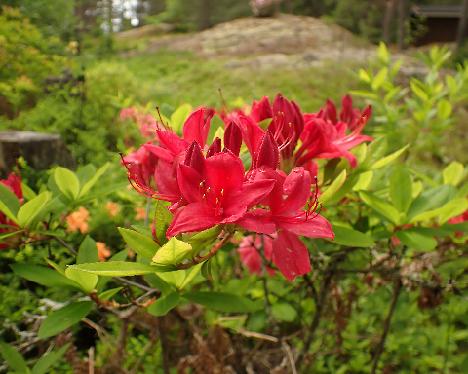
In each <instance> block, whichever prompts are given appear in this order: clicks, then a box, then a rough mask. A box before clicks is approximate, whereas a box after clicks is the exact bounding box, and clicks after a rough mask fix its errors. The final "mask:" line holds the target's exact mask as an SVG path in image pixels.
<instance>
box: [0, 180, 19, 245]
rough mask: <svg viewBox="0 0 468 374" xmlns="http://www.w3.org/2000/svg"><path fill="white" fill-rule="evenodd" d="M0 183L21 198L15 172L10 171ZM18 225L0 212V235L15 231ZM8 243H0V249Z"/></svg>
mask: <svg viewBox="0 0 468 374" xmlns="http://www.w3.org/2000/svg"><path fill="white" fill-rule="evenodd" d="M0 183H1V184H3V185H4V186H6V187H7V188H8V189H9V190H11V192H13V193H14V194H15V195H16V196H17V197H18V199H19V200H20V201H22V200H23V192H22V190H21V178H20V177H19V176H18V175H16V174H15V173H10V175H9V176H8V178H6V179H2V180H0ZM17 227H18V225H17V224H16V223H15V222H13V221H12V220H10V219H9V218H8V217H7V216H5V214H3V213H2V212H0V235H1V234H6V233H8V232H12V231H15V230H16V228H17ZM8 247H9V245H8V244H7V243H6V242H4V243H0V249H5V248H8Z"/></svg>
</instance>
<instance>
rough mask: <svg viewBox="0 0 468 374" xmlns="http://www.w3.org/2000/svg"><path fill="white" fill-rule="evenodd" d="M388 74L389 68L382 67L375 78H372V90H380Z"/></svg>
mask: <svg viewBox="0 0 468 374" xmlns="http://www.w3.org/2000/svg"><path fill="white" fill-rule="evenodd" d="M387 75H388V69H387V68H386V67H384V68H381V69H380V70H379V71H378V72H377V74H376V75H375V76H374V78H373V79H372V83H371V87H372V90H374V91H376V90H378V89H379V88H380V87H381V86H382V85H383V84H384V82H385V80H386V79H387Z"/></svg>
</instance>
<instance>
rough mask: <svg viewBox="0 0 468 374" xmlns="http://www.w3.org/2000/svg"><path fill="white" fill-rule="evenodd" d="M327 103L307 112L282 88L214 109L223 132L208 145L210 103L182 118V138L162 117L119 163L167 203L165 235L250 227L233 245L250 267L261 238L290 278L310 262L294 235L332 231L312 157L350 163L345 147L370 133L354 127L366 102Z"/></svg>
mask: <svg viewBox="0 0 468 374" xmlns="http://www.w3.org/2000/svg"><path fill="white" fill-rule="evenodd" d="M332 108H333V110H334V106H333V104H332V103H331V102H328V103H327V106H326V108H325V109H323V110H321V111H320V112H318V113H315V114H303V113H302V112H301V110H300V108H299V106H298V105H297V104H296V103H295V102H294V101H289V100H287V99H286V98H284V97H283V96H282V95H277V96H276V98H275V99H274V100H273V102H272V103H270V101H269V100H268V98H267V97H264V98H262V99H261V100H260V101H258V102H254V103H253V105H252V108H251V110H250V111H249V112H248V114H246V113H245V112H244V111H240V110H238V111H234V112H231V113H220V116H221V118H222V119H223V120H224V122H225V131H224V136H223V140H221V139H220V138H215V139H214V140H213V142H212V143H211V144H207V139H208V134H209V131H210V125H211V120H212V118H213V116H214V115H215V112H214V110H212V109H208V108H199V109H197V110H195V111H194V112H193V113H192V114H191V115H190V116H189V117H188V118H187V120H186V121H185V123H184V126H183V136H182V137H179V136H177V135H176V134H175V133H174V132H172V131H171V130H169V129H168V128H167V126H165V125H164V124H160V125H158V127H157V130H156V138H155V139H154V142H148V143H146V144H144V145H143V146H141V147H140V148H139V149H138V150H137V151H136V152H134V153H132V154H130V155H128V156H125V157H124V158H123V164H124V165H125V166H126V168H127V170H128V176H129V179H130V181H131V183H132V184H133V186H134V187H135V188H136V189H137V190H138V191H139V192H141V193H144V194H145V195H147V196H151V197H153V198H156V199H161V200H165V201H168V202H170V203H171V206H170V208H169V210H170V211H171V212H173V213H174V218H173V221H172V223H171V225H170V227H169V229H168V231H167V236H168V237H172V236H176V235H178V234H181V233H188V232H198V231H202V230H205V229H208V228H211V227H214V226H216V225H229V226H230V227H234V228H236V229H239V230H243V231H245V232H248V233H252V236H251V237H250V239H246V240H250V243H251V245H246V242H245V241H244V243H243V244H242V246H241V248H240V250H239V251H240V253H241V258H242V259H243V260H244V262H245V263H246V265H247V266H248V267H249V268H250V269H251V270H252V271H259V264H260V261H259V256H260V255H259V253H258V252H257V250H258V247H259V244H258V243H261V244H260V245H261V246H263V250H264V256H265V258H266V259H267V260H269V261H271V262H272V263H273V264H274V265H275V266H276V267H278V269H279V270H280V271H281V272H282V273H283V275H284V276H285V277H286V278H287V279H289V280H292V279H294V278H295V277H296V276H299V275H303V274H305V273H307V272H308V271H310V261H309V255H308V251H307V248H306V247H305V245H304V244H303V243H302V242H301V241H300V240H299V238H298V237H299V236H307V237H310V238H329V239H332V238H333V231H332V228H331V225H330V223H329V222H328V221H327V220H326V219H325V218H323V217H322V216H320V215H319V214H318V213H317V212H316V210H317V207H318V199H317V191H318V186H317V182H316V171H317V164H316V163H315V161H314V159H316V158H336V157H346V158H347V159H348V160H350V162H351V165H353V166H355V164H356V160H355V159H354V158H353V157H352V155H351V154H350V153H349V149H350V148H351V147H353V146H355V145H357V144H360V143H362V142H364V141H368V140H370V138H369V137H367V136H364V135H361V134H360V133H361V131H362V129H363V127H364V125H365V123H366V121H367V119H368V117H369V115H370V109H369V108H367V109H366V110H365V111H364V112H362V113H361V112H359V111H358V110H355V109H353V108H352V103H351V98H350V97H348V96H347V97H345V98H344V99H343V110H342V111H341V113H340V119H339V120H337V118H336V110H335V111H334V112H333V110H332ZM333 113H335V114H333ZM348 130H349V133H348ZM243 144H245V146H246V147H247V149H248V150H249V152H250V155H251V157H250V161H251V162H250V166H249V167H248V168H247V170H246V168H245V166H244V163H243V162H242V159H241V158H240V156H239V155H240V151H241V148H242V145H243ZM243 159H245V157H243ZM247 163H248V162H247Z"/></svg>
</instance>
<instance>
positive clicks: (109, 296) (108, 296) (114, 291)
mask: <svg viewBox="0 0 468 374" xmlns="http://www.w3.org/2000/svg"><path fill="white" fill-rule="evenodd" d="M122 288H123V287H115V288H111V289H109V290H105V291H104V292H101V293H100V294H99V295H98V299H99V300H104V301H106V300H110V299H112V297H113V296H114V295H116V294H117V293H118V292H119V291H120V290H121V289H122Z"/></svg>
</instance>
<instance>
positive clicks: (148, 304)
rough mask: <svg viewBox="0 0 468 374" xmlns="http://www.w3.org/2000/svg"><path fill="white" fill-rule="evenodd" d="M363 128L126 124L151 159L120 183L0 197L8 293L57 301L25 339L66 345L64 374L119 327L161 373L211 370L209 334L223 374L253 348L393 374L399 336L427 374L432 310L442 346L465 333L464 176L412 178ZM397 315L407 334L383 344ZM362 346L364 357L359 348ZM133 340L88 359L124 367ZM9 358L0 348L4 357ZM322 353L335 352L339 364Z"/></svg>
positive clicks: (389, 147) (324, 111) (140, 153)
mask: <svg viewBox="0 0 468 374" xmlns="http://www.w3.org/2000/svg"><path fill="white" fill-rule="evenodd" d="M148 107H149V106H148ZM371 112H372V111H371V108H370V107H369V106H365V105H356V103H354V102H353V99H352V98H351V96H349V95H345V96H343V98H342V99H341V103H337V102H333V101H331V100H327V101H325V102H324V103H323V107H322V108H318V109H317V110H316V111H315V112H313V113H307V112H304V111H303V110H302V109H301V107H300V105H299V104H298V103H296V102H295V101H294V100H290V99H288V98H286V97H284V96H283V95H281V94H278V95H276V96H275V97H272V98H269V97H262V98H260V99H259V100H255V101H253V103H252V104H251V105H247V106H245V107H233V108H229V107H228V106H227V105H224V107H223V108H221V109H216V108H206V107H199V108H196V109H195V110H192V108H191V107H190V105H188V104H184V105H182V106H181V107H180V108H178V109H176V111H175V112H174V113H173V114H172V115H171V116H168V117H165V116H163V115H162V114H161V113H158V110H156V111H154V113H153V114H155V115H154V116H153V115H151V114H150V112H149V111H142V110H141V109H136V108H134V107H132V108H127V109H125V108H124V109H123V110H122V112H121V119H122V120H125V121H129V122H128V123H127V125H129V126H130V125H133V126H136V127H139V130H140V132H141V139H144V141H143V144H138V145H135V144H129V146H130V148H129V149H128V150H127V151H126V152H123V153H122V154H121V157H120V159H119V158H118V157H117V155H116V157H115V159H114V162H113V163H112V166H110V165H105V166H103V167H102V168H100V169H96V168H94V167H92V166H85V167H82V168H79V169H78V170H76V171H72V170H69V169H66V168H61V167H57V168H54V169H53V170H50V171H48V172H47V173H48V177H49V180H48V182H47V184H42V185H38V186H27V185H25V184H24V183H21V180H20V177H19V175H20V174H19V173H18V172H16V173H14V174H11V175H9V176H8V178H6V179H4V180H1V181H0V248H1V249H2V251H1V252H0V256H5V258H6V257H7V256H9V257H8V259H9V260H8V261H10V262H11V263H8V264H9V265H11V268H12V271H13V272H14V275H13V274H10V275H9V276H11V277H13V276H16V277H21V278H24V279H25V280H27V281H29V282H35V283H36V284H37V289H38V290H39V291H38V293H39V294H40V295H43V294H46V295H49V293H46V292H48V289H49V288H51V292H50V295H52V296H51V297H52V298H54V297H55V296H54V295H55V292H57V294H59V295H61V296H60V297H58V299H60V300H58V302H56V303H55V304H54V306H55V307H56V308H58V309H57V310H53V311H48V310H44V311H42V310H41V311H40V312H38V317H37V318H38V319H37V320H34V323H33V324H31V326H30V327H28V329H29V330H31V331H28V334H29V335H28V336H33V337H34V339H35V340H34V342H35V343H34V344H37V342H45V343H47V344H49V343H50V342H52V341H53V342H54V344H57V348H56V349H54V350H53V351H52V352H53V353H52V355H53V356H52V357H56V359H58V358H59V357H60V355H61V354H64V352H65V351H62V349H63V348H60V347H61V345H62V344H65V343H67V344H70V345H71V348H70V349H69V350H67V348H65V350H67V354H66V357H67V359H69V357H75V358H74V360H75V361H76V360H79V359H76V357H77V355H76V351H77V350H78V348H77V346H78V344H75V336H78V335H79V334H80V333H81V331H78V330H80V329H83V328H85V327H84V326H91V327H92V328H94V329H96V330H97V331H98V332H99V334H98V335H101V334H102V333H103V331H107V332H105V333H104V335H103V336H105V335H107V334H108V333H111V331H114V330H115V327H116V326H115V325H111V326H109V328H107V327H108V326H104V324H108V323H117V324H120V325H121V328H122V330H121V331H122V333H121V336H125V335H126V334H128V332H129V331H136V330H138V331H141V335H139V338H138V339H140V338H141V337H142V336H143V338H145V339H149V337H150V338H151V339H153V337H156V338H155V342H156V343H155V344H158V346H157V349H155V350H154V351H155V352H163V353H161V354H160V356H161V360H160V361H161V362H165V365H166V366H167V367H178V368H187V367H190V368H195V366H193V367H192V366H191V365H192V363H193V362H198V361H196V360H198V359H199V358H200V357H208V356H206V352H210V349H211V346H210V345H209V344H211V343H206V342H205V341H204V340H203V339H204V336H205V334H201V331H203V329H204V328H207V326H210V327H209V329H210V331H215V332H214V333H213V334H218V335H216V337H215V339H212V335H211V334H212V332H208V333H207V334H208V336H209V338H208V339H207V341H208V342H210V341H214V342H219V341H220V340H219V339H218V338H220V337H221V340H222V341H223V342H227V341H229V342H230V343H229V344H230V345H229V344H228V347H229V348H228V351H226V352H224V351H223V354H222V356H223V357H234V356H235V357H236V360H237V357H240V358H241V359H239V360H238V362H231V363H230V364H229V365H228V366H226V365H225V364H226V362H225V361H223V360H224V358H223V359H222V360H221V361H219V362H218V361H216V360H218V359H219V357H218V356H217V355H216V357H215V355H213V356H209V357H210V358H209V360H211V361H210V362H211V364H213V362H215V361H216V365H218V366H217V367H219V368H220V369H219V372H230V370H231V369H229V367H231V366H230V365H233V367H235V368H236V370H238V371H239V372H243V370H244V369H245V367H249V365H250V366H252V367H254V368H255V369H257V366H255V365H256V364H258V362H259V360H260V359H259V360H257V359H256V358H255V359H252V357H251V355H250V351H251V348H253V347H254V346H255V344H256V343H253V342H252V339H260V340H262V342H261V344H260V345H257V350H258V351H259V352H262V355H263V356H261V360H266V361H268V362H269V365H270V366H271V367H277V366H275V365H278V362H279V361H281V362H284V363H288V365H290V366H291V367H292V368H296V369H297V371H298V372H303V373H309V372H312V371H314V372H315V371H317V372H327V371H337V372H338V371H341V372H347V371H355V367H354V366H350V365H354V364H350V360H349V359H348V357H353V358H356V357H357V358H358V360H360V362H366V363H370V364H369V365H368V366H370V367H371V368H373V369H371V371H372V372H376V370H377V368H379V369H382V370H384V369H385V368H388V367H389V366H385V367H384V365H390V364H391V365H393V362H394V359H393V358H391V359H390V358H388V356H386V355H385V353H383V352H384V351H385V349H384V347H385V343H386V340H387V336H389V335H390V336H392V347H391V352H392V354H395V355H396V356H395V357H397V359H395V360H397V361H398V362H401V363H402V364H401V365H402V366H401V367H402V368H403V369H402V370H406V371H408V372H411V371H414V370H415V368H418V369H417V370H419V369H420V368H421V367H422V368H424V369H422V370H423V371H424V372H426V371H430V370H429V369H428V368H429V367H430V365H428V364H427V362H426V360H425V357H426V356H424V355H422V353H421V352H420V351H419V350H418V349H420V347H419V345H418V346H414V345H412V344H411V342H409V341H418V338H419V337H420V333H421V332H420V327H418V326H423V325H424V326H426V325H427V324H428V323H429V322H428V317H427V316H428V314H427V311H428V310H429V309H435V308H439V309H437V310H436V313H432V314H431V315H430V319H431V321H432V320H434V321H435V322H430V323H434V324H435V325H436V326H437V329H439V330H440V328H439V327H440V326H442V325H443V326H444V328H443V329H442V330H443V331H444V332H445V331H448V330H449V329H451V328H453V326H454V324H452V322H447V321H448V320H449V321H455V319H457V318H458V319H457V321H458V322H457V324H459V323H461V322H460V321H462V317H464V315H463V313H464V309H463V310H462V309H460V311H458V309H455V308H453V305H455V304H452V303H453V300H454V299H453V298H455V297H458V296H456V295H457V292H458V290H459V288H460V284H461V282H462V281H463V277H464V276H465V275H466V271H465V267H466V266H465V264H466V262H464V261H465V260H466V253H465V252H466V251H465V247H466V238H467V236H466V232H467V228H468V226H467V222H468V221H467V219H466V218H467V217H466V211H468V199H467V195H468V186H467V183H466V177H467V169H466V168H465V167H464V166H463V165H462V164H460V163H458V162H452V163H450V164H449V165H447V166H445V167H444V168H443V169H442V170H441V171H440V172H437V173H436V172H434V173H431V174H428V175H426V174H425V172H424V173H423V172H421V171H418V170H417V168H415V167H413V166H412V165H411V164H408V163H407V162H406V161H405V162H402V159H403V156H404V155H405V153H407V152H408V151H409V150H410V149H411V145H406V146H404V147H402V148H399V149H395V147H394V144H393V143H391V142H390V144H389V143H388V139H387V138H386V137H385V136H384V137H381V136H376V134H375V133H374V136H370V135H368V134H367V133H368V132H370V131H372V127H373V126H374V124H375V121H373V119H372V116H371ZM130 123H132V124H130ZM125 174H126V175H125ZM24 175H25V176H26V174H24ZM125 176H127V177H128V180H126V178H125ZM24 179H27V178H26V177H25V178H24ZM135 190H136V191H137V192H138V193H135ZM108 194H112V196H111V197H109V198H108V199H106V196H107V195H108ZM115 226H119V227H118V228H116V227H115ZM10 259H15V260H14V261H13V260H10ZM13 262H15V263H13ZM5 268H6V267H5ZM127 277H128V278H127ZM454 295H455V296H454ZM64 300H65V301H64ZM446 300H447V302H446ZM54 301H55V300H54ZM194 304H197V305H201V306H202V307H204V308H205V309H207V310H208V312H205V311H204V309H202V308H199V307H198V306H195V305H194ZM397 305H398V307H396V306H397ZM400 305H401V307H400ZM403 309H404V310H410V311H411V319H405V318H404V316H403V315H402V314H401V310H403ZM418 309H419V310H422V311H425V312H424V313H421V312H418ZM425 313H426V314H425ZM44 314H47V316H44ZM226 314H228V315H226ZM397 314H399V315H398V318H399V323H400V324H401V325H402V326H404V327H403V328H402V329H400V330H402V331H404V332H403V333H402V332H400V331H399V329H394V328H393V329H391V330H390V328H391V325H392V318H394V317H393V316H394V315H397ZM109 315H112V318H108V316H109ZM447 315H450V319H444V318H445V316H447ZM441 316H442V317H444V318H442V317H441ZM452 318H453V319H452ZM111 320H112V321H114V322H109V321H111ZM115 321H117V322H115ZM325 321H326V322H327V323H325ZM369 321H373V322H372V323H370V322H369ZM101 325H103V326H101ZM212 325H214V326H216V327H213V328H211V326H212ZM129 326H130V327H129ZM155 326H158V328H156V329H155ZM432 327H433V326H432ZM86 328H87V327H86ZM165 329H166V330H165ZM356 331H359V334H360V336H359V339H360V341H362V342H363V344H362V345H361V344H360V345H358V346H355V344H349V343H350V341H352V342H354V341H355V336H354V335H352V334H351V338H350V337H349V336H348V335H350V333H351V332H356ZM463 331H464V330H463ZM202 335H203V336H202ZM233 335H237V336H236V337H235V339H231V337H232V336H233ZM323 336H325V337H326V339H322V337H323ZM180 337H181V338H180ZM191 337H193V340H192V338H191ZM230 339H231V340H230ZM318 339H320V341H319V340H318ZM123 340H125V339H120V340H118V347H117V348H116V347H114V346H113V340H111V339H107V338H105V339H102V341H101V340H100V341H99V343H98V344H96V347H98V348H99V349H101V348H100V347H101V345H103V346H105V347H106V349H105V352H106V354H107V352H116V356H115V357H117V355H123V356H125V355H126V356H127V357H128V356H130V354H128V352H127V354H125V352H126V349H127V347H126V343H125V342H123V343H122V342H121V341H123ZM163 340H164V343H162V341H163ZM108 341H111V342H112V344H110V345H109V346H107V345H106V344H109V343H108ZM446 341H447V338H446V336H445V333H444V335H443V338H440V339H435V341H434V347H435V348H434V352H433V354H434V356H437V355H439V356H440V352H450V355H452V356H457V355H458V356H459V354H458V352H459V350H460V348H459V347H458V346H457V344H456V343H455V342H452V343H450V344H448V345H446V343H445V342H446ZM149 343H150V344H148V345H147V347H149V348H148V349H151V347H152V346H153V345H152V344H153V343H151V342H149ZM205 343H206V344H205ZM364 343H365V345H364ZM90 344H94V341H93V342H92V343H90ZM223 344H224V343H223ZM271 344H273V346H271ZM278 344H279V345H278ZM220 345H222V344H220ZM322 345H324V346H326V348H327V349H326V350H325V349H322V348H321V347H322ZM263 346H265V347H266V348H265V349H263V348H262V347H263ZM64 347H67V345H66V344H65V345H64ZM194 347H196V348H195V351H194ZM258 347H260V348H258ZM271 347H274V349H272V348H271ZM395 347H397V348H395ZM217 348H218V347H216V349H217ZM9 349H12V348H11V347H10V348H8V347H7V348H5V346H4V345H2V343H0V354H1V355H3V354H4V352H11V351H9ZM220 349H221V348H220ZM169 350H170V351H171V354H170V355H169V354H168V352H169ZM197 350H198V351H197ZM388 350H389V351H390V348H389V349H388ZM397 350H398V352H401V353H394V352H396V351H397ZM246 351H248V352H249V353H248V354H247V353H246ZM283 351H284V353H281V352H283ZM325 351H326V352H325ZM329 351H333V352H334V351H339V352H340V358H336V357H335V356H333V360H335V358H336V363H333V362H331V361H330V360H329V357H330V354H329V353H328V352H329ZM408 351H414V352H417V354H414V355H412V357H411V358H408V355H407V352H408ZM54 352H58V353H57V354H56V355H55V353H54ZM89 352H91V351H89ZM200 352H202V354H201V353H200ZM232 352H235V355H233V354H232ZM268 352H274V355H275V358H271V356H269V353H268ZM278 352H280V353H278ZM59 353H60V355H59ZM82 353H83V355H82V356H83V357H88V355H90V353H88V351H86V352H85V353H84V352H82ZM342 353H343V355H342ZM156 355H159V353H156ZM200 355H201V356H200ZM278 355H283V356H282V358H281V360H279V358H280V357H279V356H278ZM413 356H414V357H413ZM439 356H438V357H439ZM45 357H47V356H45ZM119 357H120V356H119ZM341 357H345V359H342V358H341ZM137 359H139V357H137ZM193 360H195V361H193ZM314 360H315V361H314ZM408 360H409V361H408ZM75 361H74V362H75ZM83 362H84V361H83V360H82V362H81V363H83ZM262 362H263V361H262ZM389 363H390V364H389ZM86 364H88V361H86ZM211 364H210V365H211ZM98 365H99V364H98ZM105 365H106V364H103V367H105ZM184 365H185V366H184ZM187 365H188V366H187ZM194 365H195V364H194ZM213 365H214V364H213ZM280 365H283V364H280ZM366 365H367V364H366ZM86 367H88V366H86ZM325 367H326V368H330V369H326V370H325V371H324V369H323V368H325ZM284 368H285V366H282V369H281V370H283V369H284ZM99 369H101V368H99ZM114 369H115V368H112V369H110V370H114ZM184 370H185V369H184ZM194 370H195V369H194ZM207 370H208V369H207ZM261 370H263V369H262V368H260V369H259V372H262V371H261ZM291 371H292V369H291Z"/></svg>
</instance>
